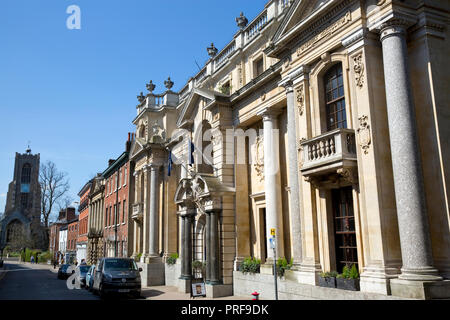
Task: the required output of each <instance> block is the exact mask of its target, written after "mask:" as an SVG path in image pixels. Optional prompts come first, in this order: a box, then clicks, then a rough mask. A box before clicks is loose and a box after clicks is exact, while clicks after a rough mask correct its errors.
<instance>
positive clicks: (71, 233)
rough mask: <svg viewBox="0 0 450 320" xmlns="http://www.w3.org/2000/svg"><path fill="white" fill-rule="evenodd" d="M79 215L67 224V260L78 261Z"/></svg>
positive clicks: (70, 261)
mask: <svg viewBox="0 0 450 320" xmlns="http://www.w3.org/2000/svg"><path fill="white" fill-rule="evenodd" d="M78 223H79V221H78V217H76V218H75V219H74V220H72V221H70V222H69V225H68V226H67V245H66V262H68V263H75V262H77V240H78Z"/></svg>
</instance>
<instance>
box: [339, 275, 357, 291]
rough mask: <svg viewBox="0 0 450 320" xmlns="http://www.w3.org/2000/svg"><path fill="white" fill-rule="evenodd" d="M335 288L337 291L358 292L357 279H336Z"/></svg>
mask: <svg viewBox="0 0 450 320" xmlns="http://www.w3.org/2000/svg"><path fill="white" fill-rule="evenodd" d="M336 286H337V288H338V289H344V290H351V291H359V279H342V278H336Z"/></svg>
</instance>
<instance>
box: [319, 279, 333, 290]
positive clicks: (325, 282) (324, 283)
mask: <svg viewBox="0 0 450 320" xmlns="http://www.w3.org/2000/svg"><path fill="white" fill-rule="evenodd" d="M319 287H326V288H336V278H335V277H326V278H323V277H320V276H319Z"/></svg>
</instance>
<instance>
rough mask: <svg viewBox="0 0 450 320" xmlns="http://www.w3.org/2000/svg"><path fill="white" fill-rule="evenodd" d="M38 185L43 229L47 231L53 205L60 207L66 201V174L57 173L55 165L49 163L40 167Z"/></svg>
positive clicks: (67, 188)
mask: <svg viewBox="0 0 450 320" xmlns="http://www.w3.org/2000/svg"><path fill="white" fill-rule="evenodd" d="M39 183H40V184H41V210H42V216H41V218H42V222H43V223H44V226H45V228H46V229H48V222H49V218H50V215H51V214H52V211H53V209H54V207H55V204H60V205H61V204H62V203H64V202H65V201H66V199H65V196H66V194H67V192H68V191H69V188H70V185H69V180H68V179H67V174H66V173H65V172H60V171H58V169H57V168H56V165H55V164H54V163H53V162H51V161H47V162H46V163H45V164H43V165H41V169H40V173H39ZM66 198H67V197H66Z"/></svg>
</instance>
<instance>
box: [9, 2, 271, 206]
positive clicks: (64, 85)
mask: <svg viewBox="0 0 450 320" xmlns="http://www.w3.org/2000/svg"><path fill="white" fill-rule="evenodd" d="M266 3H267V0H251V1H242V0H227V1H218V0H172V1H155V0H129V1H123V0H110V1H106V0H71V1H66V0H39V1H36V0H27V1H25V0H1V1H0V136H1V140H0V212H2V211H3V210H4V207H5V202H6V192H7V189H8V184H9V182H10V181H11V180H12V178H13V168H14V156H15V152H16V151H17V152H22V153H23V152H25V149H26V147H27V142H28V141H31V149H32V151H33V153H40V154H41V162H45V161H47V160H51V161H53V162H55V163H56V165H57V167H58V169H59V170H61V171H65V172H67V174H68V177H69V179H70V185H71V190H70V196H72V197H73V198H74V199H75V200H78V199H77V193H78V191H79V190H80V189H81V187H82V186H83V185H84V183H85V182H86V181H87V180H88V179H89V178H91V177H92V176H94V175H95V173H96V172H102V171H103V170H104V169H105V168H106V165H107V161H108V159H110V158H117V157H118V156H119V155H120V153H121V152H123V150H124V145H125V140H126V138H127V133H128V132H130V131H134V128H133V125H132V123H131V121H132V120H133V118H134V117H135V116H136V108H135V106H136V104H137V99H136V96H137V95H138V94H139V92H140V91H144V92H146V90H145V84H146V83H147V82H149V80H153V82H154V83H155V84H156V85H157V88H156V90H155V92H160V91H162V89H163V82H164V80H165V79H167V77H168V76H169V75H170V77H171V79H172V80H173V81H174V82H175V85H174V89H175V90H180V89H181V88H182V87H183V86H184V84H185V83H186V81H187V80H188V79H189V78H190V77H191V76H193V75H195V74H196V73H197V72H198V68H197V66H196V64H195V60H196V61H197V62H198V63H199V64H200V66H203V65H204V63H205V62H206V60H207V58H208V56H207V52H206V47H207V46H209V45H210V43H211V42H214V44H215V46H216V47H217V48H219V50H220V49H222V48H223V47H224V46H225V45H226V44H227V43H228V42H229V41H231V39H232V36H233V35H234V33H235V32H236V31H237V26H236V22H235V17H237V16H239V13H240V12H241V11H243V12H244V14H245V15H246V16H247V18H248V19H249V21H250V20H252V19H253V18H254V17H255V16H256V15H257V14H258V13H259V12H260V11H262V10H263V8H264V5H265V4H266ZM72 4H75V5H78V6H79V7H80V9H81V30H69V29H67V27H66V20H67V18H68V17H69V14H67V13H66V9H67V7H68V6H70V5H72Z"/></svg>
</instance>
